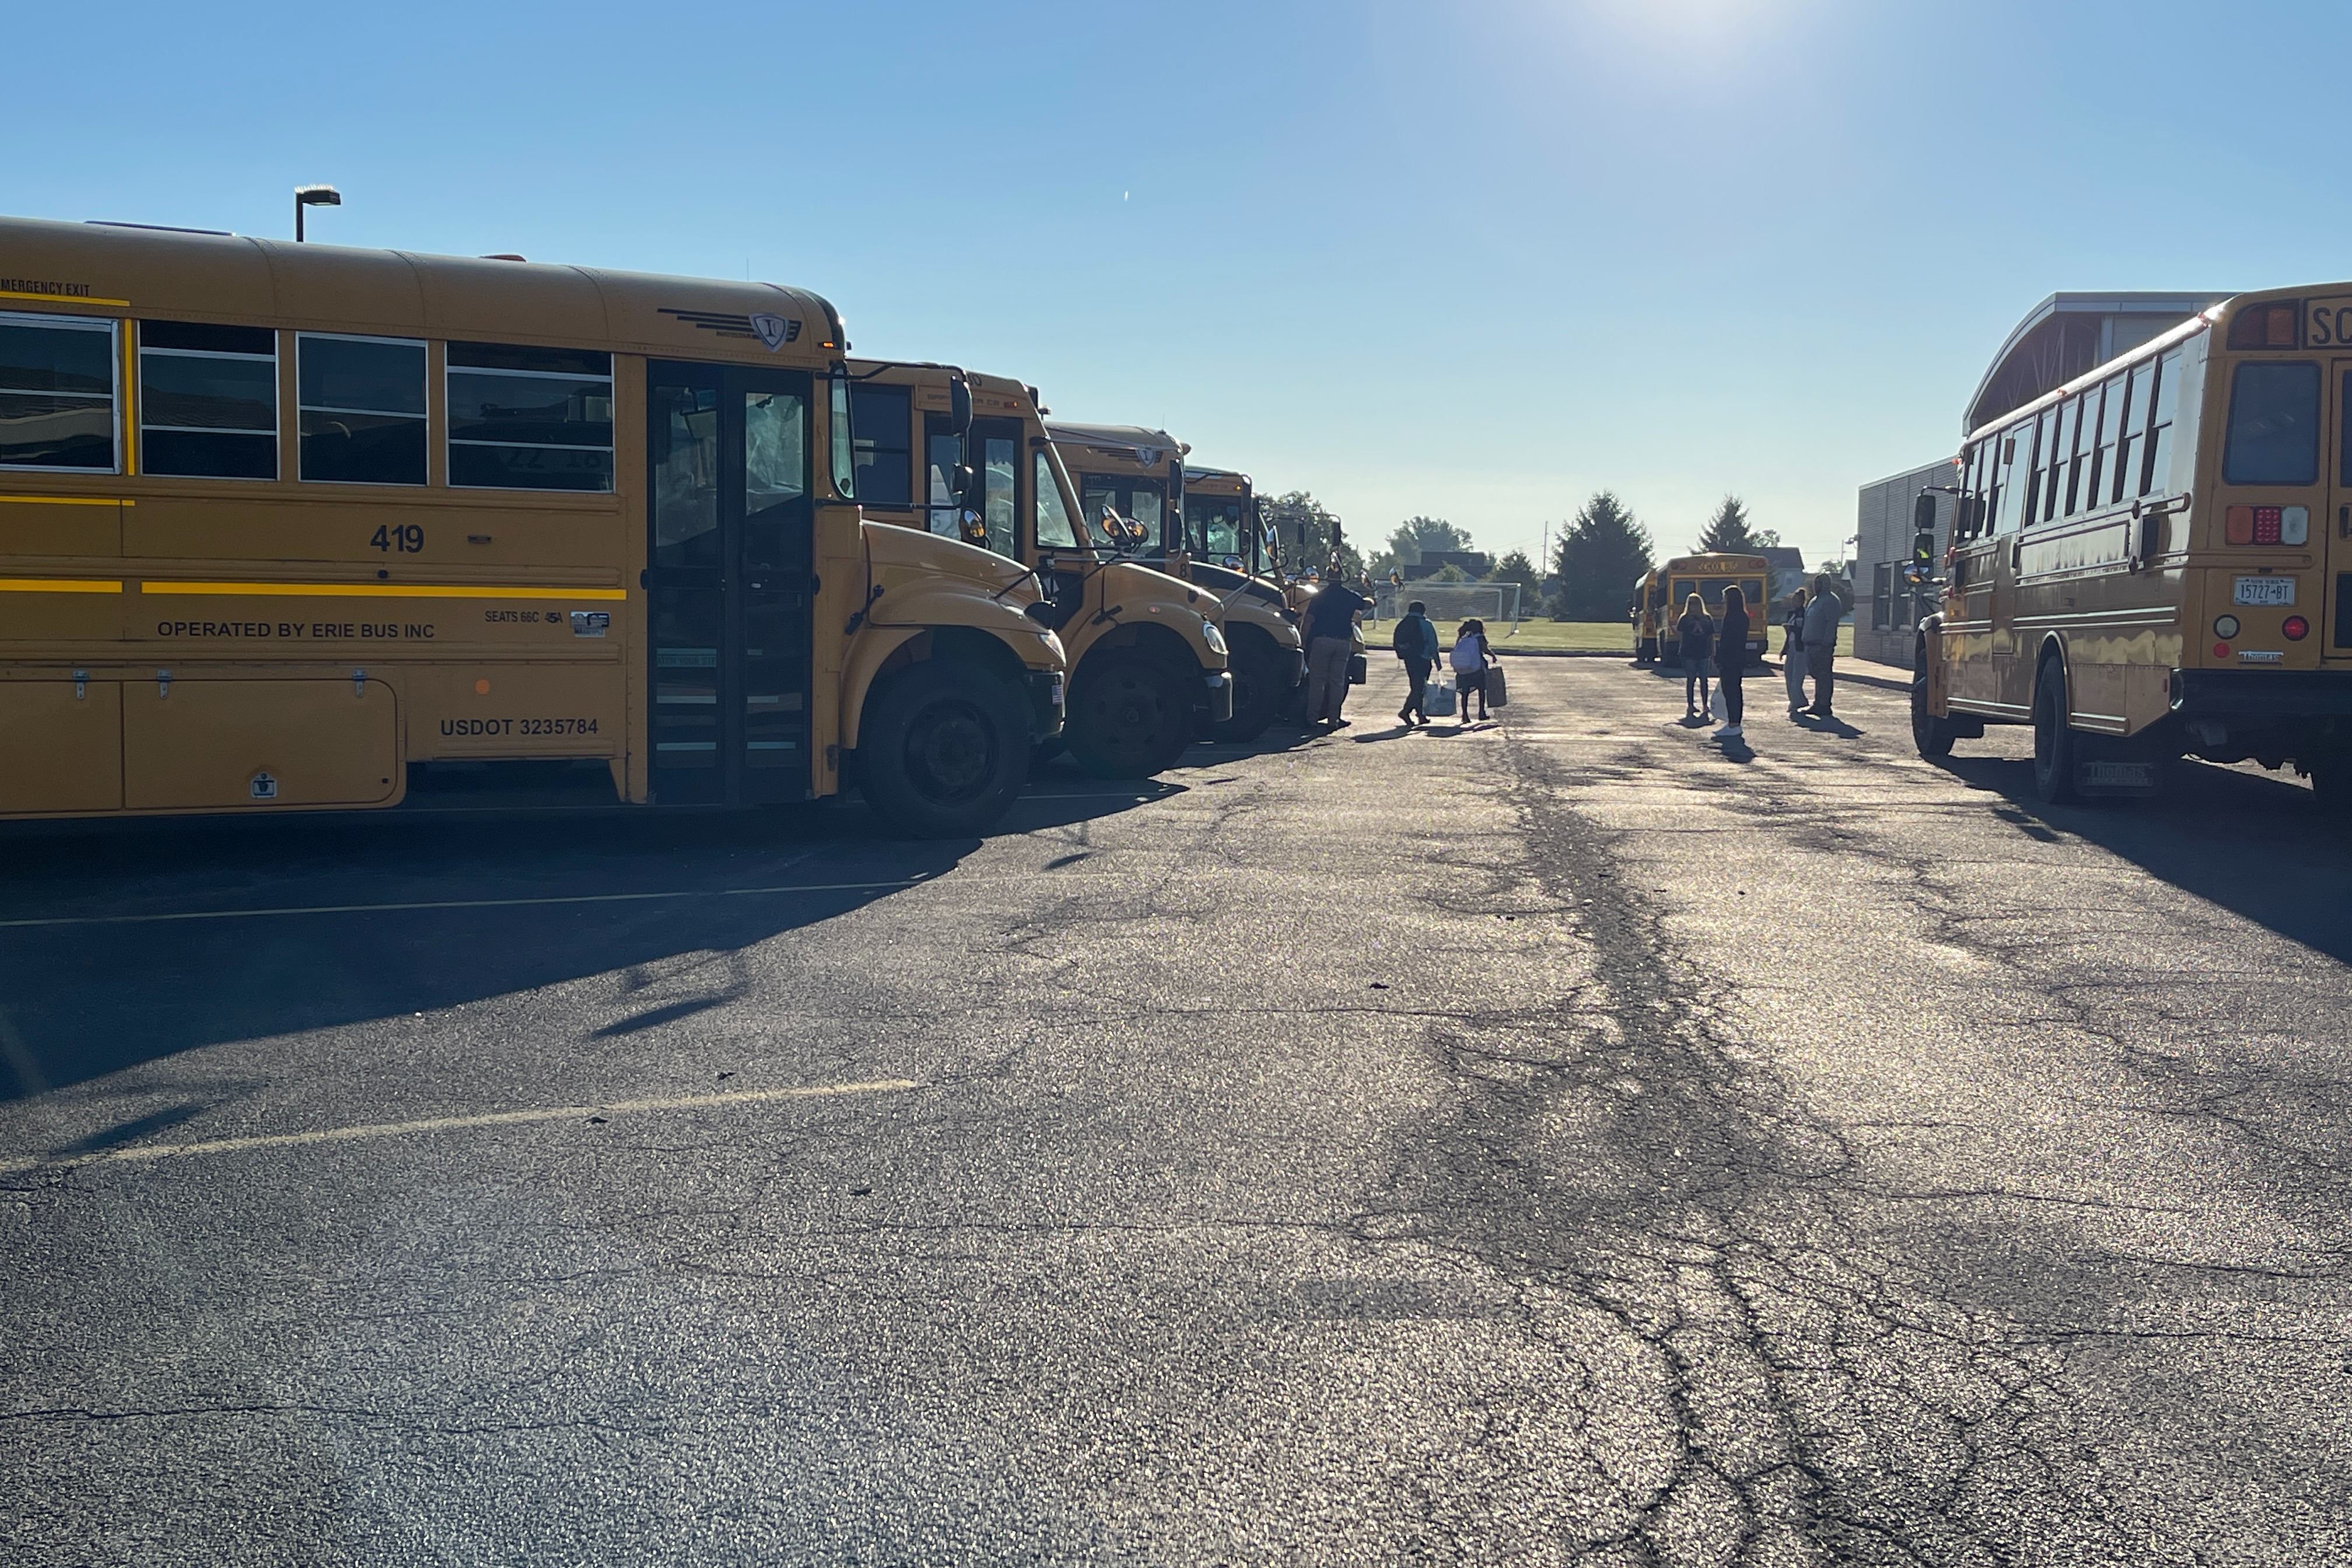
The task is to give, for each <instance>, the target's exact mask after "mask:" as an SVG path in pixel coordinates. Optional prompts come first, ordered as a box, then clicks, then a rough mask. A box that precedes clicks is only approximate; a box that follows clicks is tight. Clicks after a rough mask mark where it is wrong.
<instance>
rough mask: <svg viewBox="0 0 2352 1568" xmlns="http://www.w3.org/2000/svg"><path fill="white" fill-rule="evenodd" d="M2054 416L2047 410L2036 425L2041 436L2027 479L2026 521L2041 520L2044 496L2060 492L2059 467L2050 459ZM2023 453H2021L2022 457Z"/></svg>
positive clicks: (2035, 448) (2034, 449) (2034, 446)
mask: <svg viewBox="0 0 2352 1568" xmlns="http://www.w3.org/2000/svg"><path fill="white" fill-rule="evenodd" d="M2052 417H2053V416H2052V415H2050V414H2049V413H2047V412H2045V413H2044V414H2043V415H2042V420H2041V423H2040V424H2039V425H2037V426H2035V431H2036V435H2037V436H2038V437H2039V438H2038V439H2037V440H2035V441H2034V443H2033V465H2032V468H2031V469H2030V470H2028V472H2027V475H2026V479H2025V521H2028V522H2037V521H2041V519H2042V503H2043V500H2044V498H2046V497H2049V496H2053V495H2055V494H2057V493H2058V468H2056V466H2055V465H2054V464H2053V463H2052V462H2051V459H2050V450H2051V447H2050V428H2051V426H2050V421H2051V419H2052ZM2023 455H2024V454H2022V453H2020V454H2019V456H2020V457H2021V458H2022V457H2023Z"/></svg>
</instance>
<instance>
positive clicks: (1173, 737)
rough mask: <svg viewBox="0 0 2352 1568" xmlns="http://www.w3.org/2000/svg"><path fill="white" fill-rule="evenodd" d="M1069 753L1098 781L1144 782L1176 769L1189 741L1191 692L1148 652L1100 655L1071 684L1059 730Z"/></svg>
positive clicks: (1190, 738) (1088, 662)
mask: <svg viewBox="0 0 2352 1568" xmlns="http://www.w3.org/2000/svg"><path fill="white" fill-rule="evenodd" d="M1063 734H1064V738H1065V739H1066V740H1067V741H1068V742H1069V746H1070V755H1071V756H1073V757H1075V758H1076V759H1077V763H1078V766H1079V767H1081V768H1084V769H1085V770H1086V771H1087V773H1091V774H1093V775H1094V776H1095V777H1096V778H1098V779H1145V778H1150V776H1151V775H1152V774H1154V773H1160V772H1162V771H1164V770H1166V769H1168V768H1171V767H1173V766H1175V765H1176V759H1177V758H1179V757H1181V756H1182V755H1183V754H1184V748H1185V747H1186V746H1188V745H1190V744H1192V693H1191V692H1190V691H1188V690H1186V689H1184V683H1183V680H1182V679H1181V677H1180V676H1179V675H1178V674H1177V673H1176V671H1174V670H1172V669H1171V668H1169V667H1168V666H1167V665H1166V664H1165V663H1163V662H1162V661H1160V660H1159V659H1156V658H1151V657H1150V656H1149V655H1148V654H1140V653H1128V652H1118V653H1106V654H1104V655H1103V656H1102V657H1100V658H1095V659H1089V660H1087V664H1086V665H1085V666H1084V667H1082V668H1080V669H1079V670H1078V673H1077V679H1076V680H1074V681H1072V682H1071V689H1070V707H1069V718H1068V720H1067V721H1066V726H1065V729H1064V731H1063Z"/></svg>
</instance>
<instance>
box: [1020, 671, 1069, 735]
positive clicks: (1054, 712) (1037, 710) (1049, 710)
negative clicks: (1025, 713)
mask: <svg viewBox="0 0 2352 1568" xmlns="http://www.w3.org/2000/svg"><path fill="white" fill-rule="evenodd" d="M1023 676H1024V681H1025V683H1026V684H1027V686H1028V688H1029V735H1030V739H1032V740H1034V741H1050V740H1052V739H1053V738H1054V737H1055V736H1056V735H1058V734H1060V733H1061V732H1062V713H1063V699H1064V697H1065V695H1066V692H1067V690H1068V687H1067V684H1066V679H1065V677H1064V676H1063V673H1062V672H1061V671H1060V670H1058V669H1032V670H1025V671H1024V672H1023Z"/></svg>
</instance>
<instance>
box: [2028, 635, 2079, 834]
mask: <svg viewBox="0 0 2352 1568" xmlns="http://www.w3.org/2000/svg"><path fill="white" fill-rule="evenodd" d="M2066 708H2067V703H2066V667H2065V666H2064V665H2063V664H2062V663H2060V662H2059V661H2058V659H2057V658H2055V657H2054V656H2053V657H2052V658H2045V659H2043V660H2042V670H2041V673H2040V674H2039V675H2038V676H2036V677H2035V679H2034V682H2033V793H2034V794H2035V795H2039V796H2041V797H2042V801H2043V803H2044V804H2046V805H2074V803H2075V802H2077V801H2079V800H2080V799H2081V798H2082V796H2081V795H2080V794H2079V793H2077V791H2076V790H2075V788H2074V763H2075V761H2076V759H2077V758H2078V757H2079V756H2080V755H2081V754H2082V748H2081V747H2080V746H2079V745H2078V744H2077V743H2076V742H2075V739H2074V731H2073V730H2072V729H2071V728H2069V727H2068V725H2067V723H2066Z"/></svg>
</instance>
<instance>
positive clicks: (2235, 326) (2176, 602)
mask: <svg viewBox="0 0 2352 1568" xmlns="http://www.w3.org/2000/svg"><path fill="white" fill-rule="evenodd" d="M2347 327H2352V282H2347V283H2331V284H2323V285H2317V286H2314V287H2309V288H2303V289H2272V290H2267V291H2265V292H2263V293H2258V294H2247V295H2242V296H2241V297H2239V298H2237V299H2235V300H2228V301H2226V302H2224V303H2223V304H2221V305H2217V306H2215V307H2213V308H2212V309H2211V310H2207V311H2205V312H2203V313H2202V314H2201V315H2198V316H2195V317H2192V318H2190V319H2189V321H2184V322H2182V323H2181V324H2180V325H2179V326H2178V327H2176V328H2174V329H2173V330H2172V331H2168V332H2166V333H2165V334H2163V335H2162V336H2160V337H2158V338H2156V339H2154V340H2152V341H2150V342H2147V343H2145V344H2143V345H2141V346H2140V347H2138V348H2136V349H2133V350H2132V351H2130V352H2129V353H2126V354H2123V355H2120V356H2118V357H2117V358H2116V359H2115V360H2113V361H2111V362H2109V363H2106V364H2103V365H2100V366H2099V367H2097V368H2096V369H2095V370H2092V371H2090V372H2088V373H2086V374H2083V375H2080V376H2077V377H2076V378H2075V379H2074V380H2073V381H2071V382H2069V383H2067V384H2065V385H2063V386H2062V387H2059V388H2057V389H2056V390H2054V391H2052V392H2050V393H2048V394H2047V395H2043V396H2042V397H2040V398H2038V399H2036V400H2035V401H2033V402H2032V403H2029V404H2027V405H2024V406H2023V407H2021V408H2019V409H2018V410H2016V411H2015V412H2013V413H2011V414H2008V415H2005V416H2002V417H2001V418H2000V419H1999V420H1998V421H1996V422H1994V423H1993V424H1991V425H1988V426H1985V427H1984V428H1982V429H1979V430H1976V431H1973V432H1971V433H1970V434H1969V437H1968V439H1967V441H1966V442H1965V444H1964V445H1963V447H1962V449H1961V452H1960V456H1959V457H1958V458H1957V459H1955V463H1956V470H1955V471H1956V475H1957V479H1958V484H1957V487H1956V488H1957V489H1958V491H1959V494H1960V501H1961V504H1960V507H1959V510H1958V521H1957V522H1956V524H1955V528H1954V539H1953V542H1952V544H1951V546H1950V548H1949V550H1948V552H1947V556H1946V563H1945V564H1946V568H1947V575H1946V579H1945V583H1944V592H1943V605H1942V609H1941V611H1940V613H1938V614H1937V615H1933V616H1928V617H1927V619H1926V620H1925V621H1924V622H1923V623H1922V624H1921V626H1920V631H1919V642H1918V650H1919V655H1920V658H1919V660H1918V668H1917V674H1916V677H1915V679H1914V681H1913V686H1912V729H1913V734H1914V738H1915V739H1916V742H1917V743H1918V748H1919V750H1920V752H1922V753H1923V754H1926V755H1928V756H1941V755H1944V754H1945V753H1946V752H1949V751H1950V750H1951V747H1952V742H1953V741H1954V740H1955V739H1958V738H1963V737H1969V736H1974V735H1980V734H1982V733H1983V732H1984V726H1985V725H1986V724H1989V723H1993V724H2029V723H2030V724H2032V726H2033V771H2034V783H2035V785H2036V787H2037V789H2038V790H2039V792H2040V794H2041V795H2042V798H2043V799H2045V800H2050V801H2063V800H2066V799H2069V798H2072V797H2073V796H2074V795H2100V794H2121V793H2138V792H2142V791H2146V790H2149V789H2152V788H2154V787H2155V786H2156V785H2157V784H2158V782H2159V781H2160V776H2161V768H2162V764H2164V763H2166V762H2168V761H2169V760H2171V759H2174V758H2178V757H2179V756H2181V755H2182V754H2184V753H2187V754H2191V755H2196V756H2200V757H2203V758H2206V759H2208V760H2210V761H2213V762H2218V763H2235V762H2243V761H2246V760H2248V759H2252V760H2254V761H2257V762H2260V763H2262V764H2263V766H2264V767H2267V768H2280V767H2284V766H2287V765H2289V764H2292V765H2294V767H2295V768H2296V769H2297V771H2299V772H2301V773H2307V774H2309V775H2310V776H2311V780H2312V784H2313V786H2314V788H2315V789H2316V790H2317V791H2318V792H2319V794H2320V795H2322V796H2323V798H2326V799H2328V800H2330V801H2331V802H2333V803H2335V804H2337V805H2344V804H2347V803H2352V467H2347V463H2352V337H2347V331H2346V329H2347ZM1921 499H1922V500H1932V498H1929V497H1923V498H1921ZM1922 510H1923V511H1924V510H1925V509H1924V508H1923V509H1922ZM1932 547H1933V546H1932V535H1927V536H1926V537H1925V538H1923V539H1922V541H1921V542H1920V545H1919V548H1918V550H1917V554H1919V555H1922V556H1924V555H1925V554H1927V552H1928V551H1929V550H1931V549H1932Z"/></svg>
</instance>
